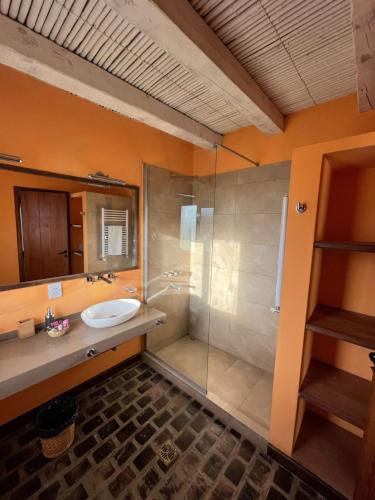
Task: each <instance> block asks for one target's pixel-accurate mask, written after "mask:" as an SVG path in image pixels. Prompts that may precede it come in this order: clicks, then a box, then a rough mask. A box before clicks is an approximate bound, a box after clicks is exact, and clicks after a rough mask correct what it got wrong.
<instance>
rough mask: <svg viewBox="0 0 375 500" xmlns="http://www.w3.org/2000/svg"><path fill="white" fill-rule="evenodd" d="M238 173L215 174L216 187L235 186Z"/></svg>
mask: <svg viewBox="0 0 375 500" xmlns="http://www.w3.org/2000/svg"><path fill="white" fill-rule="evenodd" d="M237 179H238V172H237V171H233V172H225V173H224V174H217V176H216V186H217V187H220V186H235V185H236V184H237Z"/></svg>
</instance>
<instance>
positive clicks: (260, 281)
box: [232, 271, 276, 308]
mask: <svg viewBox="0 0 375 500" xmlns="http://www.w3.org/2000/svg"><path fill="white" fill-rule="evenodd" d="M232 273H233V277H232V282H234V283H235V286H236V292H237V296H238V297H239V298H240V299H243V300H247V301H248V302H251V303H253V304H258V305H262V306H265V307H267V308H270V307H272V306H273V304H274V298H275V286H276V278H275V277H270V276H264V275H262V274H256V273H247V272H243V271H232Z"/></svg>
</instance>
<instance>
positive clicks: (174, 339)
mask: <svg viewBox="0 0 375 500" xmlns="http://www.w3.org/2000/svg"><path fill="white" fill-rule="evenodd" d="M197 157H198V158H199V155H198V156H197ZM215 157H216V153H215V151H210V152H207V153H205V154H204V156H203V159H202V161H204V166H205V169H204V171H205V173H206V174H205V175H199V176H198V175H196V176H195V175H194V171H193V169H192V172H191V175H182V174H180V173H178V172H176V171H171V170H167V169H163V168H159V167H153V166H145V177H144V185H145V193H144V194H145V297H146V301H147V303H148V304H149V305H151V306H153V307H155V308H157V309H159V310H162V311H164V312H166V314H167V323H166V325H163V326H162V327H159V328H158V329H156V330H154V331H152V332H151V333H149V334H148V335H147V351H148V352H150V353H152V354H154V355H155V356H157V357H158V358H159V359H160V360H162V361H163V362H164V363H166V364H167V365H169V366H170V367H172V368H173V369H174V370H176V371H178V372H179V373H180V374H182V375H183V376H185V377H186V378H188V379H189V380H190V381H191V382H193V383H194V384H196V385H197V386H199V388H201V389H203V390H204V391H206V388H207V362H208V330H209V300H210V276H211V253H212V233H213V211H214V189H215Z"/></svg>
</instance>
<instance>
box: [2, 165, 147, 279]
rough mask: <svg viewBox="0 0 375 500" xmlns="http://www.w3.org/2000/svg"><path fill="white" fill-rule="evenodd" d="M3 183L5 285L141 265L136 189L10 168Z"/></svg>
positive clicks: (5, 171) (4, 173)
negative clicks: (138, 250) (139, 258)
mask: <svg viewBox="0 0 375 500" xmlns="http://www.w3.org/2000/svg"><path fill="white" fill-rule="evenodd" d="M24 170H26V169H24ZM0 182H1V184H0V186H1V187H0V189H1V197H0V207H1V209H0V229H1V235H2V240H3V241H2V245H0V254H2V255H0V286H4V285H5V286H8V285H11V284H14V285H16V284H22V283H27V282H33V281H37V280H43V279H51V278H57V277H64V276H69V275H74V274H81V273H99V272H107V271H108V272H109V271H120V270H123V269H129V268H134V267H136V266H137V215H138V214H137V201H138V197H137V188H135V187H133V186H131V187H128V186H124V187H123V186H113V185H108V184H102V183H100V182H98V183H97V182H93V181H89V180H86V179H81V178H76V179H75V178H56V177H53V176H46V175H40V174H39V175H38V174H30V173H28V172H24V171H10V170H0Z"/></svg>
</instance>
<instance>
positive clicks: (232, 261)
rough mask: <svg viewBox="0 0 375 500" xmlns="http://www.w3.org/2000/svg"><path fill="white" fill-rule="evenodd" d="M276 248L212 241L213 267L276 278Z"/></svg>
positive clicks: (272, 246) (236, 242)
mask: <svg viewBox="0 0 375 500" xmlns="http://www.w3.org/2000/svg"><path fill="white" fill-rule="evenodd" d="M277 255H278V248H277V246H275V245H262V244H253V243H243V244H240V243H239V242H238V241H222V240H214V243H213V255H212V259H213V265H214V266H215V267H219V268H222V269H233V270H238V271H244V272H249V273H256V274H261V275H264V276H276V273H277Z"/></svg>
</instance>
